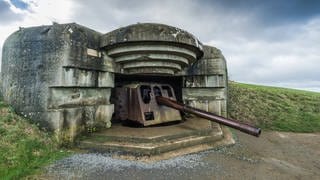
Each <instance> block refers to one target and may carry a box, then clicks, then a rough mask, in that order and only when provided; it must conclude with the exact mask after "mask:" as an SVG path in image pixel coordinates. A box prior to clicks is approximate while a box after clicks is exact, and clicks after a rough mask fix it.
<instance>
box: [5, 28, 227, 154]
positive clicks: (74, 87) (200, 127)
mask: <svg viewBox="0 0 320 180" xmlns="http://www.w3.org/2000/svg"><path fill="white" fill-rule="evenodd" d="M1 72H2V73H1V78H2V88H1V90H2V93H3V96H4V99H5V101H7V102H8V103H9V104H11V105H12V106H13V107H14V109H15V110H16V112H18V113H19V114H21V115H23V116H25V117H27V118H29V119H30V120H32V121H33V122H36V123H39V125H40V126H41V127H42V128H46V129H48V130H50V131H53V132H55V134H56V135H57V138H58V139H59V140H60V141H61V142H62V143H63V142H73V141H74V140H75V138H76V137H77V136H78V135H80V134H82V133H85V132H87V131H88V130H92V129H95V130H104V131H105V132H106V133H105V135H106V136H109V137H110V136H112V137H113V138H114V139H117V138H118V140H119V139H121V138H122V140H121V141H123V140H124V139H125V135H126V134H124V135H119V133H118V132H117V128H120V127H117V126H120V125H117V122H119V118H120V119H121V116H119V113H118V112H120V111H121V107H120V105H119V103H117V102H119V100H121V95H120V94H119V91H117V88H120V87H123V86H128V85H130V84H133V83H142V84H148V83H155V84H167V85H168V87H169V89H170V88H171V87H172V91H173V92H172V93H171V95H172V94H174V95H175V99H176V100H177V101H178V102H180V103H185V104H187V105H189V106H191V107H195V108H198V109H202V110H204V111H208V112H212V113H215V114H217V115H220V116H223V117H226V116H227V80H228V77H227V66H226V61H225V58H224V57H223V55H222V53H221V51H220V50H219V49H217V48H215V47H211V46H206V45H202V43H201V42H200V41H199V40H198V39H197V38H195V36H193V35H192V34H190V33H188V32H186V31H184V30H182V29H179V28H176V27H172V26H168V25H163V24H154V23H141V24H134V25H130V26H126V27H122V28H119V29H116V30H114V31H112V32H109V33H106V34H102V33H100V32H97V31H94V30H92V29H89V28H87V27H84V26H81V25H78V24H75V23H70V24H56V23H55V24H53V25H49V26H38V27H30V28H21V29H19V30H18V31H16V32H15V33H13V34H12V35H10V36H9V38H8V39H7V40H6V41H5V43H4V46H3V57H2V71H1ZM160 86H161V85H160ZM161 88H162V90H164V89H165V88H167V87H161ZM166 92H169V91H166ZM146 117H147V118H150V119H152V118H155V117H154V115H153V117H152V114H147V115H146ZM182 119H183V121H181V123H178V124H175V125H174V126H175V127H169V126H166V127H161V128H160V129H161V130H159V129H158V130H157V131H158V132H159V133H161V132H163V133H165V132H166V131H172V132H175V133H171V134H170V137H171V140H172V141H173V140H174V138H178V140H181V138H185V137H184V136H183V134H184V135H192V136H196V135H198V136H199V137H200V136H201V137H202V139H201V137H200V140H199V137H197V138H198V140H197V141H193V142H192V143H190V146H194V145H199V144H202V143H209V144H214V143H216V142H218V141H220V140H223V138H224V137H226V135H225V134H224V132H225V131H223V128H221V126H220V125H219V124H217V123H212V122H210V121H202V122H201V123H198V122H194V121H193V120H191V119H194V117H187V116H185V115H183V116H182ZM111 122H114V123H115V126H114V125H112V123H111ZM184 123H185V124H184ZM179 124H180V125H179ZM181 124H182V125H183V126H186V127H188V128H191V129H192V128H195V129H193V130H191V131H184V130H181V129H182V128H181V126H182V125H181ZM179 126H180V129H179ZM108 128H109V129H108ZM165 128H168V129H170V128H171V129H173V130H168V129H167V130H166V129H165ZM105 129H106V130H105ZM130 131H135V130H132V129H131V130H130ZM145 131H146V132H148V133H150V134H152V133H153V132H152V131H154V130H145ZM179 131H181V132H182V133H180V132H179ZM131 133H133V132H131ZM139 133H140V134H141V132H137V133H133V134H135V135H137V134H139ZM179 133H180V134H179ZM116 134H118V135H119V136H118V137H116ZM142 134H143V133H142ZM100 135H101V134H100ZM142 136H143V135H142ZM135 137H137V138H138V139H139V138H140V140H141V139H143V138H142V137H141V136H140V137H138V136H135ZM143 137H144V136H143ZM154 137H155V139H150V136H149V137H148V138H149V140H150V141H154V142H156V140H157V138H158V137H159V134H158V136H156V135H154ZM168 137H169V136H165V137H164V138H163V140H166V139H168ZM213 137H214V138H213ZM148 138H147V139H148ZM179 138H180V139H179ZM147 139H144V140H141V141H142V142H144V143H146V142H147ZM131 140H132V138H131ZM158 140H160V139H158ZM161 141H162V140H161ZM130 142H131V141H130ZM132 142H135V140H133V141H132ZM132 142H131V143H132ZM90 143H91V144H90ZM164 143H165V142H164ZM81 146H82V147H89V148H90V147H93V146H94V145H93V144H92V142H89V141H83V142H82V143H81ZM108 147H109V149H112V148H113V149H116V148H115V147H111V146H108ZM179 147H184V146H178V145H177V147H176V148H179ZM131 148H132V147H131ZM127 149H130V148H128V147H127ZM164 149H166V150H159V149H158V150H155V149H153V150H149V151H148V152H146V154H148V153H149V154H152V153H153V152H160V151H161V152H164V151H169V150H170V148H169V147H167V148H164ZM171 149H174V148H171Z"/></svg>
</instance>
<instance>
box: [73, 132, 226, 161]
mask: <svg viewBox="0 0 320 180" xmlns="http://www.w3.org/2000/svg"><path fill="white" fill-rule="evenodd" d="M222 138H223V136H222V133H211V134H209V135H187V136H184V137H179V138H175V139H170V140H163V141H161V142H154V141H150V142H133V141H125V140H124V141H112V140H106V141H104V142H103V141H100V142H98V141H92V140H90V139H88V140H82V141H81V142H80V143H79V147H80V148H81V149H87V150H93V151H99V152H121V153H128V154H131V155H136V156H145V155H159V154H162V153H166V152H169V151H174V150H178V149H183V148H188V147H192V146H196V145H200V144H206V143H208V144H210V143H214V142H216V141H218V140H221V139H222Z"/></svg>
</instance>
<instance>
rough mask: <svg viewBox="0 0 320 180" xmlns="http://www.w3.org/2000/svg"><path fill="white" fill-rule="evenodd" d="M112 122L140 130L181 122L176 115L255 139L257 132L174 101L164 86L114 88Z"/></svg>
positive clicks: (171, 92)
mask: <svg viewBox="0 0 320 180" xmlns="http://www.w3.org/2000/svg"><path fill="white" fill-rule="evenodd" d="M116 96H117V100H116V102H115V104H116V106H115V107H116V108H115V110H116V118H117V119H120V120H130V121H134V122H137V123H140V124H142V125H144V126H150V125H155V124H161V123H164V122H170V121H180V120H182V117H181V114H180V113H179V111H182V112H185V113H190V114H194V115H196V116H199V117H202V118H205V119H208V120H210V121H213V122H217V123H220V124H223V125H226V126H229V127H232V128H235V129H238V130H240V131H242V132H245V133H247V134H250V135H253V136H256V137H258V136H259V135H260V134H261V129H260V128H256V127H253V126H251V125H248V124H245V123H240V122H238V121H236V120H233V119H227V118H225V117H222V116H218V115H215V114H213V113H210V112H206V111H203V110H200V109H196V108H193V107H190V106H187V105H184V104H182V103H179V102H177V101H176V97H175V94H174V90H173V88H172V87H171V86H170V85H168V84H154V83H136V84H129V85H125V86H123V87H120V88H116Z"/></svg>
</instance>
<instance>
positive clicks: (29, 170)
mask: <svg viewBox="0 0 320 180" xmlns="http://www.w3.org/2000/svg"><path fill="white" fill-rule="evenodd" d="M67 154H69V153H68V152H67V151H64V150H61V149H59V148H58V144H57V142H55V141H54V140H53V138H52V137H51V136H50V135H49V134H47V133H45V132H43V131H40V130H39V129H38V127H37V126H35V125H32V124H30V123H28V121H27V120H26V119H24V118H22V117H20V116H18V115H16V114H15V113H14V112H13V110H12V109H11V108H10V107H9V106H7V105H6V104H4V103H3V101H0V179H20V178H21V177H25V176H27V175H30V174H33V173H36V171H37V170H38V169H40V167H43V166H44V165H47V164H48V163H50V162H53V161H54V160H57V159H59V158H62V157H64V156H66V155H67Z"/></svg>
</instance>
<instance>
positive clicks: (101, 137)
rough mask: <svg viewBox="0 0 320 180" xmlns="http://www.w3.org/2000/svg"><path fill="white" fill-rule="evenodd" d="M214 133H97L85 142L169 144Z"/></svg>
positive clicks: (200, 131) (208, 131) (208, 130)
mask: <svg viewBox="0 0 320 180" xmlns="http://www.w3.org/2000/svg"><path fill="white" fill-rule="evenodd" d="M212 132H213V130H212V129H202V130H198V131H188V132H181V133H176V134H161V135H158V136H149V137H141V136H118V135H109V134H103V133H95V134H92V135H91V136H88V137H85V139H83V140H87V141H91V142H96V143H106V142H128V143H159V142H167V141H170V140H175V139H179V138H184V137H189V136H206V135H210V134H211V133H212Z"/></svg>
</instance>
